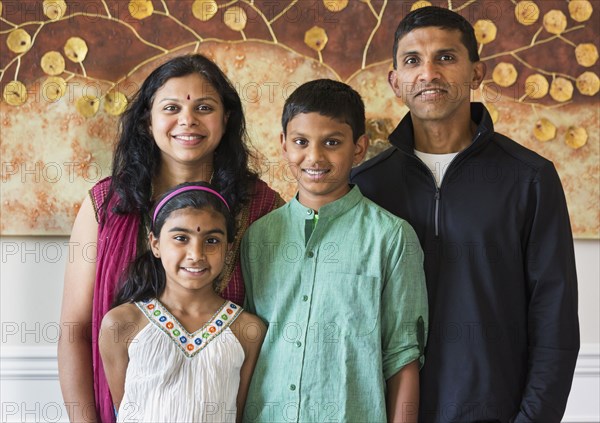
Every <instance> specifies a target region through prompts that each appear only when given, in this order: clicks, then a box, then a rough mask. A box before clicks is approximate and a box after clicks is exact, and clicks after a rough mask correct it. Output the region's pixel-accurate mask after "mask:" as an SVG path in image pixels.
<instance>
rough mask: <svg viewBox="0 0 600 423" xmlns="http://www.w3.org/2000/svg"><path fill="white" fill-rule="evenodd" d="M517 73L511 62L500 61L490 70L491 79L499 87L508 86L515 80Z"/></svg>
mask: <svg viewBox="0 0 600 423" xmlns="http://www.w3.org/2000/svg"><path fill="white" fill-rule="evenodd" d="M518 76H519V73H518V72H517V69H516V68H515V66H514V65H513V64H512V63H506V62H501V63H498V64H497V65H496V67H495V68H494V72H492V79H493V80H494V82H495V83H496V84H498V85H500V86H501V87H505V88H506V87H510V86H511V85H513V84H514V83H515V82H517V77H518Z"/></svg>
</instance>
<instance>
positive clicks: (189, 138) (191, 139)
mask: <svg viewBox="0 0 600 423" xmlns="http://www.w3.org/2000/svg"><path fill="white" fill-rule="evenodd" d="M172 137H173V138H174V139H176V140H177V141H181V142H184V143H196V142H199V141H202V140H203V139H205V138H206V137H205V136H204V135H197V134H196V135H173V136H172Z"/></svg>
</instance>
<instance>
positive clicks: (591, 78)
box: [575, 72, 600, 96]
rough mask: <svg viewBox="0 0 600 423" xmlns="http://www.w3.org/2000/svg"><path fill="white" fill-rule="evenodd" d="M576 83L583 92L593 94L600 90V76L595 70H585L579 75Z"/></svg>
mask: <svg viewBox="0 0 600 423" xmlns="http://www.w3.org/2000/svg"><path fill="white" fill-rule="evenodd" d="M575 85H577V89H578V90H579V92H580V93H581V94H583V95H588V96H593V95H596V94H597V93H598V91H600V78H598V75H596V74H595V73H594V72H584V73H582V74H581V75H579V77H578V78H577V81H576V82H575Z"/></svg>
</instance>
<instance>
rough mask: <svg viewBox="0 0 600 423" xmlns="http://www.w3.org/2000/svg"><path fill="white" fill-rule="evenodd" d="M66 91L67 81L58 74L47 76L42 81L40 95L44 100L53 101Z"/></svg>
mask: <svg viewBox="0 0 600 423" xmlns="http://www.w3.org/2000/svg"><path fill="white" fill-rule="evenodd" d="M66 92H67V81H65V80H64V79H63V78H61V77H60V76H49V77H48V78H46V80H45V81H44V82H43V83H42V97H43V99H44V100H46V101H49V102H51V103H54V102H55V101H57V100H58V99H60V98H61V97H62V96H64V95H65V94H66Z"/></svg>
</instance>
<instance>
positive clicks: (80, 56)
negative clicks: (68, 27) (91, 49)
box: [63, 37, 88, 63]
mask: <svg viewBox="0 0 600 423" xmlns="http://www.w3.org/2000/svg"><path fill="white" fill-rule="evenodd" d="M63 49H64V51H65V56H67V58H68V59H69V60H71V61H72V62H75V63H81V62H83V61H84V60H85V56H87V53H88V47H87V44H86V43H85V41H84V40H82V39H81V38H79V37H71V38H69V39H68V40H67V42H66V43H65V46H64V48H63Z"/></svg>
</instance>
